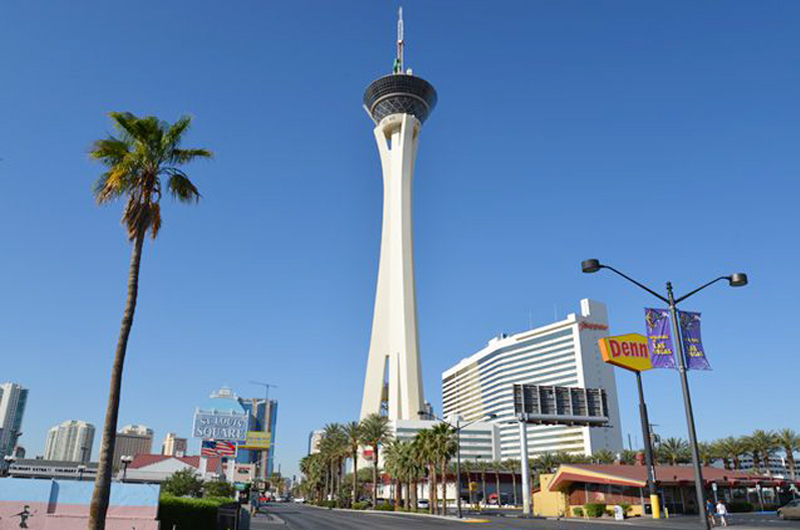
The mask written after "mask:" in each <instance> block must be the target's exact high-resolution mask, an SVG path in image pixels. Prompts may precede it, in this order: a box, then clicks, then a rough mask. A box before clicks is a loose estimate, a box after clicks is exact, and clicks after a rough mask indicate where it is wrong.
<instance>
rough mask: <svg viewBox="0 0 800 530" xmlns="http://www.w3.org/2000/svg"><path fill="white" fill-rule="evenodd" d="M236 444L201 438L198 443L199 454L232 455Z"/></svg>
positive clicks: (234, 452)
mask: <svg viewBox="0 0 800 530" xmlns="http://www.w3.org/2000/svg"><path fill="white" fill-rule="evenodd" d="M235 454H236V444H235V443H233V442H223V441H220V440H203V443H202V444H201V445H200V456H234V455H235Z"/></svg>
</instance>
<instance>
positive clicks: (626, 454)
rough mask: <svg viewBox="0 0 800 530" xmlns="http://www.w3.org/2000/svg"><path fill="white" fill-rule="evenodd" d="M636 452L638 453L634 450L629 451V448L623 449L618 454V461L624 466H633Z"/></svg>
mask: <svg viewBox="0 0 800 530" xmlns="http://www.w3.org/2000/svg"><path fill="white" fill-rule="evenodd" d="M637 454H638V453H637V452H636V451H631V450H630V449H623V450H622V454H621V455H620V462H622V463H623V464H625V465H626V466H635V465H636V455H637Z"/></svg>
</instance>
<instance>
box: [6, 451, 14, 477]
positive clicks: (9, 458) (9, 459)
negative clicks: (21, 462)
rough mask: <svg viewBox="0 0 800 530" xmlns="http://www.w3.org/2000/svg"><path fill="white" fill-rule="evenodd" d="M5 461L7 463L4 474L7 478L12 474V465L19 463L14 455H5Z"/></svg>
mask: <svg viewBox="0 0 800 530" xmlns="http://www.w3.org/2000/svg"><path fill="white" fill-rule="evenodd" d="M3 461H4V462H5V463H6V465H5V473H4V474H5V476H9V475H10V474H11V465H12V464H13V463H14V462H16V461H17V457H16V456H14V455H5V456H4V457H3Z"/></svg>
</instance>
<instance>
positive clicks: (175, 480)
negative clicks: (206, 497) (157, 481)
mask: <svg viewBox="0 0 800 530" xmlns="http://www.w3.org/2000/svg"><path fill="white" fill-rule="evenodd" d="M161 491H162V492H163V493H166V494H167V495H172V496H173V497H195V498H199V497H202V496H203V481H202V480H200V477H198V476H197V472H196V471H195V470H194V469H189V468H187V469H181V470H180V471H176V472H175V473H173V474H172V475H170V476H169V477H167V480H165V481H164V483H163V484H161Z"/></svg>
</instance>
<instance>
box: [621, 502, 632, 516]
mask: <svg viewBox="0 0 800 530" xmlns="http://www.w3.org/2000/svg"><path fill="white" fill-rule="evenodd" d="M620 506H621V507H622V513H624V514H625V515H628V512H629V511H631V505H630V504H624V503H623V504H620Z"/></svg>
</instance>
